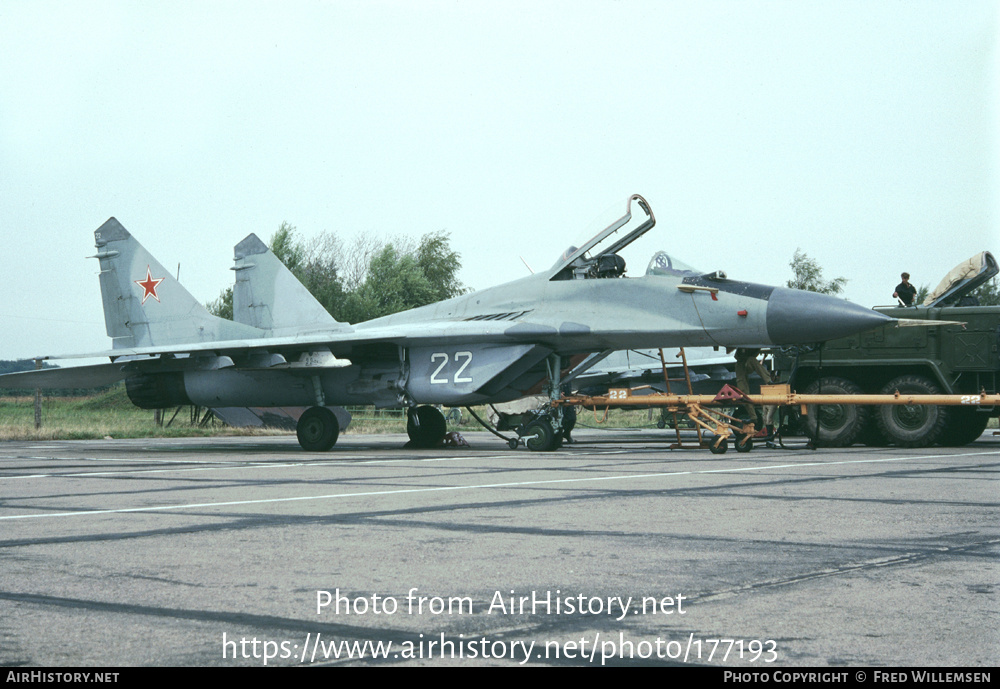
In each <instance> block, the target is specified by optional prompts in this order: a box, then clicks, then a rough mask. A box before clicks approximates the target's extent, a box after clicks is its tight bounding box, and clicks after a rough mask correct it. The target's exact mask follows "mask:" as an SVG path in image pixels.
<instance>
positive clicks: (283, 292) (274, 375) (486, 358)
mask: <svg viewBox="0 0 1000 689" xmlns="http://www.w3.org/2000/svg"><path fill="white" fill-rule="evenodd" d="M655 223H656V220H655V218H654V216H653V212H652V210H651V209H650V207H649V204H648V203H647V202H646V201H645V199H643V198H642V197H641V196H638V195H634V196H632V197H630V198H629V199H628V202H627V206H626V212H625V215H623V216H622V217H620V218H618V219H617V220H616V221H615V222H613V223H611V224H610V225H608V226H607V227H605V228H604V229H602V230H601V231H599V232H598V233H597V234H595V235H594V236H592V237H590V238H589V239H587V240H586V241H584V242H582V243H580V245H579V246H573V247H570V248H569V249H568V250H567V251H566V252H565V253H564V254H563V256H562V257H560V259H559V260H558V261H557V262H556V263H555V265H553V266H552V267H551V268H550V269H549V270H547V271H544V272H539V273H536V274H534V275H531V276H529V277H525V278H522V279H520V280H516V281H514V282H510V283H507V284H504V285H500V286H497V287H492V288H489V289H485V290H482V291H479V292H473V293H470V294H466V295H463V296H460V297H456V298H454V299H449V300H447V301H443V302H439V303H436V304H431V305H429V306H423V307H420V308H416V309H412V310H410V311H405V312H402V313H397V314H394V315H391V316H385V317H383V318H378V319H375V320H371V321H368V322H364V323H358V324H355V325H349V324H346V323H338V322H336V321H334V320H333V318H332V317H330V315H329V314H328V313H327V312H326V311H325V309H323V307H322V306H321V305H320V304H319V303H318V302H316V300H315V299H314V298H313V297H312V296H311V295H310V294H309V293H308V291H307V290H306V289H305V287H303V286H302V285H301V284H300V283H299V282H298V281H297V280H296V279H295V277H294V276H293V275H292V274H291V273H290V272H289V271H288V270H287V269H286V268H285V267H284V266H283V265H282V264H281V262H280V261H279V260H278V259H277V258H276V257H275V256H274V254H272V253H271V252H270V251H269V250H268V249H267V247H266V246H264V244H263V242H261V241H260V240H259V239H258V238H257V237H255V236H253V235H250V236H249V237H247V238H246V239H245V240H243V241H242V242H240V243H239V244H238V245H237V246H236V249H235V263H236V265H235V266H234V270H235V271H236V285H235V288H234V293H233V306H234V320H233V321H229V320H224V319H220V318H216V317H215V316H212V315H211V314H209V313H208V312H207V311H206V310H205V309H204V307H203V306H202V305H201V304H200V303H199V302H198V301H197V300H196V299H195V298H194V297H193V296H191V294H189V293H188V292H187V290H185V289H184V288H183V287H182V286H181V285H180V283H178V282H177V281H176V280H175V279H173V278H172V277H170V274H169V273H168V272H167V271H166V270H165V269H164V268H163V266H162V265H160V263H159V262H158V261H157V260H156V259H155V258H153V257H152V256H151V255H150V254H149V253H148V252H147V251H146V250H145V249H144V248H143V247H142V245H140V244H139V242H138V241H136V239H135V238H134V237H132V235H131V234H129V232H128V231H127V230H126V229H125V228H124V227H122V225H121V224H120V223H119V222H118V221H117V220H115V219H114V218H111V219H109V220H108V221H107V222H105V223H104V224H103V225H102V226H101V227H100V228H98V230H97V231H96V232H95V233H94V237H95V240H96V244H97V250H98V253H97V255H96V257H95V258H97V259H98V260H99V261H100V270H101V272H100V283H101V293H102V296H103V301H104V314H105V323H106V326H107V332H108V335H109V336H110V337H111V338H112V340H113V344H112V349H110V350H107V351H104V352H99V353H91V354H84V355H77V356H79V357H95V356H101V357H107V358H109V359H110V363H105V364H97V365H90V366H80V367H74V368H53V369H44V370H39V371H27V372H22V373H13V374H8V375H5V376H0V387H38V388H65V387H95V386H98V385H105V384H110V383H113V382H116V381H119V380H124V381H125V386H126V390H127V392H128V396H129V398H130V399H131V400H132V402H133V403H134V404H136V405H137V406H139V407H142V408H145V409H152V408H163V407H169V406H177V405H183V404H197V405H201V406H207V407H225V406H246V407H250V406H255V407H281V406H308V407H310V408H309V409H308V410H307V411H306V412H305V413H304V414H303V415H302V416H301V418H300V420H299V422H298V426H297V435H298V439H299V443H300V445H301V446H302V447H303V448H304V449H306V450H313V451H325V450H329V449H330V448H331V447H333V445H334V443H336V441H337V436H338V434H339V432H340V428H339V423H338V421H337V416H336V415H335V414H334V412H333V411H332V410H331V409H330V406H328V405H358V404H373V405H375V406H378V407H405V408H407V409H408V412H409V415H408V418H409V422H408V424H407V430H408V433H409V436H410V439H411V442H412V444H413V445H414V446H417V447H430V446H433V445H436V444H438V443H439V442H440V441H441V439H442V438H443V436H444V434H445V421H444V417H443V415H442V414H441V412H440V411H438V410H437V409H436V408H434V407H433V406H430V405H433V404H438V405H444V406H468V405H473V404H480V403H484V402H504V401H509V400H513V399H517V398H520V397H524V396H526V395H529V394H537V393H538V392H540V391H541V392H543V393H544V394H547V395H549V396H550V397H551V398H552V399H555V398H558V396H559V394H560V393H559V391H560V389H561V388H562V386H563V385H564V384H566V383H569V382H570V381H571V380H572V379H574V378H575V377H576V376H578V375H579V374H581V373H583V372H584V371H586V370H587V369H588V368H590V367H591V366H593V365H594V364H596V363H597V362H598V361H600V360H601V359H603V358H604V357H606V356H607V355H609V354H610V353H611V352H613V351H615V350H622V349H647V348H648V349H655V348H660V347H681V346H684V347H697V346H729V347H734V346H754V347H762V346H771V345H788V344H796V343H812V342H818V341H823V340H828V339H833V338H838V337H844V336H846V335H851V334H853V333H856V332H861V331H864V330H867V329H870V328H874V327H877V326H879V325H883V324H885V323H886V322H889V321H891V320H892V319H890V318H889V317H887V316H884V315H881V314H879V313H876V312H874V311H870V310H868V309H865V308H862V307H860V306H857V305H855V304H851V303H850V302H847V301H844V300H842V299H837V298H834V297H830V296H826V295H822V294H816V293H812V292H802V291H798V290H793V289H787V288H784V287H769V286H766V285H758V284H752V283H747V282H738V281H735V280H730V279H728V278H727V277H726V275H725V274H724V273H722V272H715V273H710V274H698V273H697V272H696V271H692V270H690V269H688V268H687V267H685V266H683V265H681V264H679V263H677V262H675V261H674V260H673V259H672V258H671V257H670V256H669V255H668V254H665V253H661V254H658V257H657V258H656V259H654V261H653V263H652V264H651V265H650V268H649V270H647V272H646V274H645V275H643V276H641V277H637V278H626V277H625V276H624V275H625V261H624V259H623V258H622V257H621V256H620V251H621V250H622V249H623V248H625V247H626V246H627V245H629V244H630V243H631V242H633V241H634V240H636V239H637V238H638V237H640V236H642V235H643V234H645V233H646V232H648V231H649V230H650V229H652V227H653V226H654V225H655ZM46 358H48V357H46ZM60 358H69V357H60ZM562 413H563V412H562V409H561V408H559V407H556V408H554V409H549V410H547V411H546V412H544V413H543V414H541V415H540V416H539V417H538V418H537V419H536V421H534V422H532V424H531V425H530V426H529V428H528V429H527V432H526V433H525V434H524V437H526V438H530V439H531V442H529V443H528V446H529V447H530V448H531V449H534V450H552V449H555V448H556V447H558V446H559V444H560V438H561V433H559V432H558V429H559V428H560V424H561V418H562Z"/></svg>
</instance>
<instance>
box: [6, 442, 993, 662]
mask: <svg viewBox="0 0 1000 689" xmlns="http://www.w3.org/2000/svg"><path fill="white" fill-rule="evenodd" d="M575 438H576V440H577V442H575V443H573V444H571V445H567V446H564V447H563V448H562V449H560V450H558V451H555V452H551V453H533V452H529V451H527V450H525V449H523V448H521V449H518V450H510V449H508V448H507V447H506V445H505V444H504V443H503V442H502V441H500V440H498V439H497V438H494V437H493V436H491V435H489V434H486V433H467V434H466V439H467V440H468V441H469V442H470V444H471V447H469V448H447V449H436V450H410V449H404V448H403V445H404V443H405V441H406V438H405V436H401V435H377V436H367V435H350V434H347V435H344V436H342V437H341V439H340V441H339V442H338V444H337V446H336V448H334V450H333V451H331V452H328V453H321V454H315V453H306V452H303V451H301V450H300V449H299V448H298V445H297V443H296V441H295V438H294V436H279V437H246V438H212V439H163V440H161V439H157V440H149V439H141V440H103V441H50V442H3V443H0V495H2V498H0V665H5V666H47V667H69V666H72V667H100V668H105V669H108V668H111V669H113V668H118V667H130V666H221V667H236V666H264V665H268V666H272V665H276V666H289V665H302V666H304V665H355V666H357V665H364V666H367V665H391V666H399V665H404V666H483V665H490V666H517V665H550V666H563V665H587V666H600V665H605V666H621V665H666V666H684V665H687V666H693V665H712V666H721V667H726V668H730V667H731V668H734V669H735V668H739V669H740V670H743V671H754V670H758V671H768V672H770V671H773V670H775V669H780V668H785V667H801V666H827V667H841V668H856V667H865V666H883V667H910V666H933V667H938V666H961V667H985V668H989V667H991V666H993V665H995V664H996V659H997V652H998V650H1000V625H997V620H998V619H1000V593H998V582H1000V567H998V557H997V556H998V554H1000V512H998V501H1000V490H998V486H1000V483H998V479H1000V437H996V436H995V435H994V432H993V431H992V430H989V431H987V433H985V434H984V435H983V436H981V438H980V439H979V440H978V441H976V442H975V443H972V444H970V445H967V446H964V447H957V448H942V447H935V448H925V449H920V450H913V449H897V448H892V447H886V448H869V447H862V446H857V447H852V448H848V449H843V450H832V449H821V450H815V451H813V450H809V449H805V448H803V447H801V446H799V447H792V448H789V449H777V448H767V447H762V446H758V447H756V448H755V449H754V450H753V451H752V452H748V453H737V452H735V451H734V450H733V449H730V450H729V452H728V453H726V454H724V455H713V454H710V453H709V452H708V451H707V450H671V449H669V444H670V442H671V441H672V438H673V436H672V433H671V432H670V431H655V430H654V431H607V432H599V431H589V430H582V431H577V432H576V433H575Z"/></svg>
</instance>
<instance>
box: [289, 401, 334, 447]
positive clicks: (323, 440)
mask: <svg viewBox="0 0 1000 689" xmlns="http://www.w3.org/2000/svg"><path fill="white" fill-rule="evenodd" d="M295 435H296V436H297V437H298V439H299V445H301V446H302V449H303V450H306V451H308V452H326V451H327V450H329V449H330V448H332V447H333V446H334V445H335V444H336V443H337V437H338V436H339V435H340V422H339V421H337V416H336V415H335V414H334V413H333V412H332V411H330V410H329V409H327V408H326V407H310V408H309V409H306V410H305V412H304V413H303V414H302V416H300V417H299V422H298V423H297V424H296V425H295Z"/></svg>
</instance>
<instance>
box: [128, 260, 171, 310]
mask: <svg viewBox="0 0 1000 689" xmlns="http://www.w3.org/2000/svg"><path fill="white" fill-rule="evenodd" d="M163 280H164V278H154V277H153V276H152V275H151V274H150V272H149V266H148V265H147V266H146V279H145V280H133V281H132V282H134V283H135V284H137V285H139V287H142V303H143V304H145V303H146V299H148V298H149V297H152V298H153V299H155V300H156V301H160V298H159V297H158V296H156V287H157V285H159V284H160V283H161V282H163Z"/></svg>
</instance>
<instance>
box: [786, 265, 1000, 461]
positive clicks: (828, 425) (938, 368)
mask: <svg viewBox="0 0 1000 689" xmlns="http://www.w3.org/2000/svg"><path fill="white" fill-rule="evenodd" d="M998 272H1000V271H998V267H997V261H996V259H995V258H994V257H993V255H992V254H990V253H989V252H985V251H984V252H983V253H981V254H979V255H978V256H976V257H973V258H972V259H969V261H966V262H965V263H964V264H961V265H960V266H958V267H956V269H955V270H953V271H952V272H951V273H949V275H948V277H946V278H945V280H943V281H942V283H941V284H940V285H939V286H938V288H937V289H935V291H934V292H933V293H931V295H930V296H929V297H928V298H927V299H926V300H925V301H924V304H922V305H920V306H915V307H914V306H910V307H903V306H897V307H876V308H875V310H876V311H879V312H881V313H884V314H886V315H888V316H892V317H893V318H899V319H906V320H912V321H927V320H941V321H953V322H954V321H958V322H961V323H964V324H965V325H964V326H963V325H956V324H949V325H939V326H928V325H922V326H916V327H905V325H904V326H900V327H897V326H894V325H891V326H883V327H881V328H879V329H877V330H873V331H870V332H867V333H862V334H860V335H855V336H852V337H847V338H843V339H840V340H833V341H830V342H827V343H825V344H823V345H821V346H818V347H816V348H814V349H812V350H811V351H808V352H804V351H801V350H799V351H791V352H783V353H781V354H779V355H777V356H776V357H775V364H776V367H777V369H778V371H779V372H780V373H781V375H782V379H783V380H785V379H787V380H789V382H790V383H791V385H792V389H794V390H796V391H798V392H801V393H805V394H837V395H844V394H859V393H872V394H888V395H891V394H895V393H896V391H898V392H900V393H902V394H906V393H918V394H950V395H973V394H978V393H979V392H981V391H985V392H987V393H996V392H998V384H1000V306H979V305H978V301H977V300H976V299H975V298H974V297H970V296H969V295H970V293H971V292H972V291H973V290H975V289H976V288H977V287H979V286H980V285H983V284H984V283H986V282H987V281H988V280H990V279H992V278H993V277H994V276H995V275H996V274H997V273H998ZM906 320H904V321H903V323H904V324H905V322H906ZM998 414H1000V407H978V406H945V405H940V406H933V405H919V406H918V405H914V406H905V405H904V406H891V405H880V406H873V407H865V406H858V405H837V404H831V405H823V406H821V407H819V408H818V409H813V410H811V413H810V414H808V415H806V417H805V420H804V421H805V424H804V425H805V430H806V433H807V434H808V435H810V436H811V437H812V438H813V440H814V441H815V442H816V443H817V444H818V445H824V446H827V447H845V446H848V445H852V444H854V443H855V442H863V443H866V444H869V445H887V444H892V445H896V446H899V447H925V446H928V445H935V444H938V445H952V446H957V445H965V444H967V443H970V442H972V441H973V440H975V439H977V438H979V436H980V435H982V433H983V430H984V429H985V428H986V425H987V422H988V421H989V419H990V418H991V417H995V416H997V415H998Z"/></svg>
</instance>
